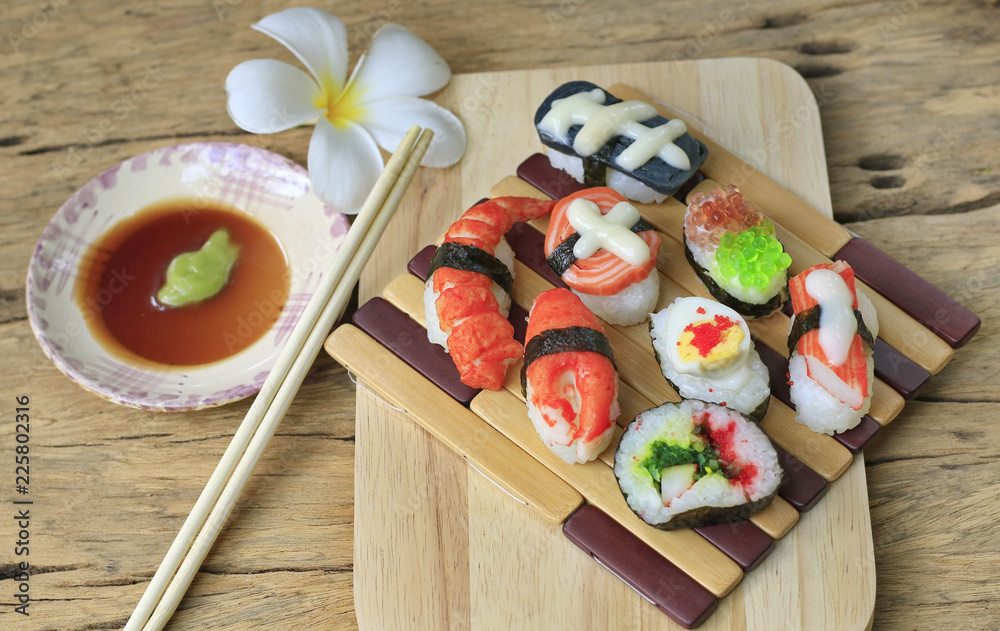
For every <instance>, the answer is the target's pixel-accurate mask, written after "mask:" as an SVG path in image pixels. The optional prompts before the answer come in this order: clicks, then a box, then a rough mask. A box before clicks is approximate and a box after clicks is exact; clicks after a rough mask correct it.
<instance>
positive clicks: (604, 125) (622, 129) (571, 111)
mask: <svg viewBox="0 0 1000 631" xmlns="http://www.w3.org/2000/svg"><path fill="white" fill-rule="evenodd" d="M535 128H536V129H537V131H538V136H539V138H540V139H541V141H542V144H544V145H545V146H546V147H548V148H549V151H548V152H547V153H548V156H549V161H550V162H551V163H552V166H553V167H555V168H557V169H560V170H563V171H566V172H568V173H569V174H570V175H572V176H573V177H574V178H576V180H577V181H579V182H581V183H583V184H586V185H587V186H609V187H611V188H613V189H615V190H617V191H619V192H621V193H622V194H623V195H625V196H626V197H628V198H629V199H634V200H636V201H638V202H643V203H649V202H654V201H655V202H660V201H663V200H664V199H665V198H666V197H667V196H669V195H673V194H674V193H675V192H676V191H677V189H678V188H679V187H680V186H681V185H682V184H684V182H686V181H687V180H688V179H690V177H691V176H692V175H693V174H694V172H695V171H697V170H698V167H699V166H701V163H702V162H704V161H705V158H706V157H708V149H707V148H706V147H705V145H704V144H702V143H701V142H699V141H698V140H695V139H694V138H692V137H691V136H690V135H689V134H688V133H687V127H686V126H685V125H684V122H683V121H680V120H677V119H674V120H667V119H666V118H663V117H662V116H660V115H659V114H657V112H656V108H654V107H653V106H652V105H650V104H649V103H645V102H643V101H622V100H621V99H618V98H615V97H614V96H612V95H611V94H610V93H609V92H607V91H605V90H604V89H602V88H599V87H598V86H596V85H594V84H593V83H589V82H587V81H572V82H570V83H566V84H563V85H561V86H559V87H558V88H556V90H555V91H553V92H552V93H551V94H550V95H549V96H548V97H547V98H546V99H545V100H544V101H543V102H542V104H541V105H540V106H539V107H538V110H537V111H536V112H535Z"/></svg>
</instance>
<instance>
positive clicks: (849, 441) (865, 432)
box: [833, 414, 882, 454]
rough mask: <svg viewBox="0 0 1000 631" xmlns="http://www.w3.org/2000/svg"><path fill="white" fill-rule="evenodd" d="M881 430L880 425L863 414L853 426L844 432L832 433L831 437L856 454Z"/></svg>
mask: <svg viewBox="0 0 1000 631" xmlns="http://www.w3.org/2000/svg"><path fill="white" fill-rule="evenodd" d="M881 430H882V427H881V426H880V425H879V424H878V423H877V422H875V420H874V419H872V417H870V416H868V415H867V414H865V415H864V416H862V417H861V422H860V423H858V424H857V425H856V426H855V427H853V428H851V429H849V430H847V431H846V432H841V433H839V434H834V436H833V437H834V438H835V439H836V440H837V442H839V443H840V444H841V445H843V446H844V447H847V448H848V449H850V450H851V453H854V454H856V453H860V452H861V450H863V449H864V448H865V446H866V445H867V444H868V443H870V442H871V441H872V439H873V438H875V437H876V436H877V435H878V433H879V432H880V431H881Z"/></svg>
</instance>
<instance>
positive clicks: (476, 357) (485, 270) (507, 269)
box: [424, 197, 555, 390]
mask: <svg viewBox="0 0 1000 631" xmlns="http://www.w3.org/2000/svg"><path fill="white" fill-rule="evenodd" d="M554 204H555V202H553V201H551V200H545V201H543V200H538V199H533V198H530V197H497V198H494V199H490V200H487V201H484V202H482V203H479V204H476V205H475V206H473V207H472V208H470V209H469V210H468V211H466V212H465V214H463V215H462V216H461V217H460V218H459V219H458V221H456V222H455V223H453V224H452V225H451V227H450V228H448V232H447V233H446V234H445V237H444V242H443V243H442V244H441V246H440V247H438V249H437V250H436V251H435V252H434V256H433V258H432V259H431V264H430V270H429V272H428V275H427V282H426V283H425V285H424V313H425V319H426V323H427V339H428V340H430V341H431V342H433V343H434V344H440V345H441V346H443V347H444V349H445V350H446V351H448V352H449V353H450V354H451V358H452V360H453V361H454V362H455V367H456V368H457V369H458V372H459V375H460V378H461V380H462V383H464V384H466V385H467V386H471V387H473V388H486V389H488V390H499V389H500V388H501V387H502V386H503V379H504V373H505V372H506V370H507V367H508V366H509V365H510V364H511V363H513V362H514V361H516V360H517V359H519V358H520V357H521V354H522V352H523V349H522V347H521V344H520V343H519V342H518V341H517V340H515V339H514V327H513V326H511V324H510V322H508V321H507V314H508V313H509V311H510V291H511V287H512V286H513V282H514V252H513V250H511V248H510V246H509V245H508V244H507V241H506V239H504V236H503V235H504V233H506V232H507V231H508V230H509V229H510V228H511V226H512V225H513V224H514V222H517V221H529V220H531V219H535V218H538V217H541V216H543V215H545V214H547V213H549V212H550V211H551V209H552V206H553V205H554Z"/></svg>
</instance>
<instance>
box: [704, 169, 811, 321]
mask: <svg viewBox="0 0 1000 631" xmlns="http://www.w3.org/2000/svg"><path fill="white" fill-rule="evenodd" d="M684 254H685V256H686V257H687V260H688V262H689V263H690V264H691V267H692V268H693V269H694V271H695V273H696V274H697V275H698V278H699V279H700V280H701V281H702V282H703V283H705V287H706V288H707V289H708V292H709V293H710V294H712V297H713V298H715V299H716V300H718V301H719V302H721V303H722V304H724V305H726V306H727V307H730V308H732V309H733V310H735V311H736V312H738V313H739V314H740V315H742V316H744V317H746V318H761V317H764V316H766V315H769V314H771V313H773V312H775V311H777V310H779V309H780V308H781V307H782V306H783V305H784V304H785V302H786V301H787V300H788V267H789V266H790V265H791V263H792V259H791V257H790V256H789V255H788V254H787V253H786V252H785V251H784V248H783V247H782V245H781V242H780V241H778V239H777V237H775V235H774V224H773V223H771V222H770V221H768V220H767V219H765V218H764V215H763V214H762V213H761V212H760V210H758V209H757V207H756V206H754V205H753V204H752V203H750V202H749V201H747V200H745V199H744V198H743V194H742V193H740V191H739V189H737V188H736V187H735V186H733V185H731V184H730V185H729V186H728V187H726V190H724V191H723V190H722V189H720V188H715V189H713V190H712V191H711V193H710V194H709V195H705V194H704V193H701V192H696V193H694V194H692V195H691V198H690V203H689V204H688V208H687V212H686V213H685V215H684Z"/></svg>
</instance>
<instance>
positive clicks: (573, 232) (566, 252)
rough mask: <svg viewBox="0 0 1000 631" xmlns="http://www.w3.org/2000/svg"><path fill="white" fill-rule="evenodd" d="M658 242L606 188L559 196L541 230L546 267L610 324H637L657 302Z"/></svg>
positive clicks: (634, 213)
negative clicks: (553, 271) (547, 226)
mask: <svg viewBox="0 0 1000 631" xmlns="http://www.w3.org/2000/svg"><path fill="white" fill-rule="evenodd" d="M659 247H660V235H659V233H658V232H657V231H656V230H655V229H654V228H653V226H651V225H649V224H648V223H646V221H645V220H643V219H642V217H641V216H639V211H638V209H636V207H635V206H633V205H632V204H630V203H628V201H626V199H625V197H624V196H622V194H621V193H619V192H617V191H615V190H613V189H611V188H607V187H601V188H588V189H584V190H582V191H579V192H577V193H574V194H573V195H570V196H569V197H564V198H563V199H561V200H559V202H558V203H557V204H556V205H555V207H554V208H553V209H552V217H551V218H550V220H549V229H548V231H547V232H546V234H545V256H546V257H547V260H548V263H549V266H550V267H551V268H552V269H553V270H555V272H556V274H558V275H559V276H560V277H561V278H562V280H563V282H565V283H566V285H568V286H569V288H570V289H572V290H573V292H574V293H575V294H576V295H578V296H579V297H580V299H581V300H583V303H584V304H585V305H587V308H588V309H590V310H591V311H593V312H594V314H595V315H597V316H598V317H599V318H602V319H603V320H605V321H606V322H609V323H611V324H624V325H628V324H637V323H639V322H642V321H643V320H645V319H646V318H647V317H648V316H649V312H650V311H652V310H653V308H654V307H655V306H656V300H657V298H658V297H659V294H660V276H659V274H658V273H657V271H656V254H657V251H658V250H659Z"/></svg>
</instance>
